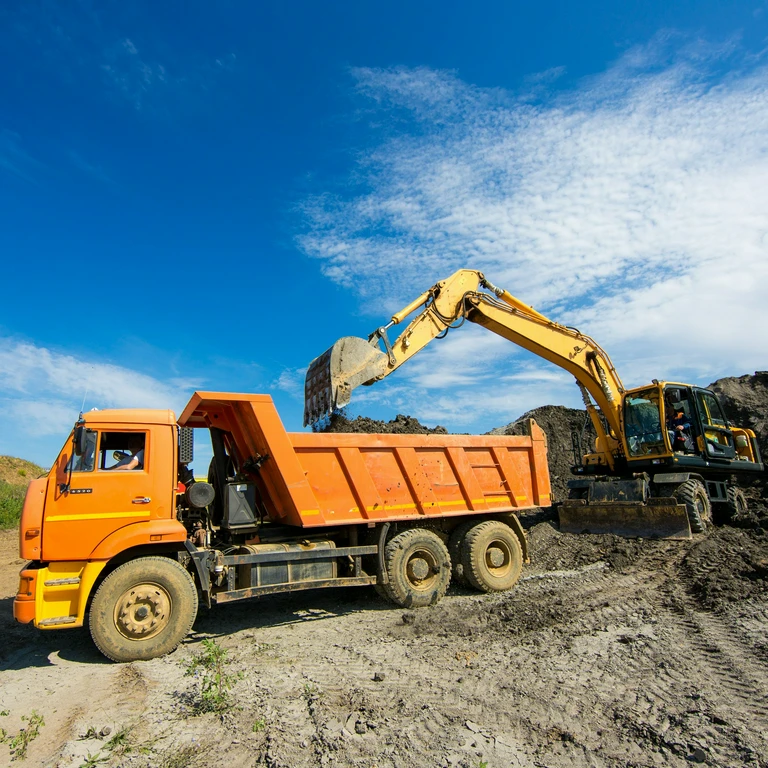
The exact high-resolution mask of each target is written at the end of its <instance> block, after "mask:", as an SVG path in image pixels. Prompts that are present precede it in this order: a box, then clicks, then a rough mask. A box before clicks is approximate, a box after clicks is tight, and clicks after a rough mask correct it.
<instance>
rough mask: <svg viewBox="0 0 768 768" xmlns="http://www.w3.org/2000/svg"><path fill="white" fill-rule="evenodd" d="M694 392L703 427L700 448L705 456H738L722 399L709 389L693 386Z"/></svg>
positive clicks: (713, 457) (728, 458) (711, 459)
mask: <svg viewBox="0 0 768 768" xmlns="http://www.w3.org/2000/svg"><path fill="white" fill-rule="evenodd" d="M693 394H694V401H695V403H696V410H697V411H698V416H699V420H700V422H701V428H702V434H701V436H700V437H699V438H698V440H699V448H700V450H701V451H702V454H703V455H704V458H706V459H707V460H708V461H713V460H714V461H718V460H720V461H732V460H733V459H735V458H736V448H735V446H734V441H733V433H732V432H731V430H730V428H729V426H728V420H727V419H726V418H725V414H724V413H723V409H722V407H721V406H720V401H719V400H718V399H717V397H716V396H715V394H714V393H712V392H710V391H709V390H707V389H698V388H693Z"/></svg>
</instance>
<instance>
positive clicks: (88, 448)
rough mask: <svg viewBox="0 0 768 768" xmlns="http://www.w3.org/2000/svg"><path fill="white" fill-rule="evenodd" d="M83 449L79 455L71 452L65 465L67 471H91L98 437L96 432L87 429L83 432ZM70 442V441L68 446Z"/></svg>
mask: <svg viewBox="0 0 768 768" xmlns="http://www.w3.org/2000/svg"><path fill="white" fill-rule="evenodd" d="M85 435H86V437H85V451H83V453H82V455H81V456H75V455H74V451H73V452H72V453H73V455H72V458H71V459H70V460H69V465H68V466H67V471H68V472H93V467H94V463H95V461H94V460H95V458H96V439H97V438H98V436H99V434H98V432H96V431H94V430H92V429H87V430H86V432H85ZM71 446H72V443H71V442H70V447H71Z"/></svg>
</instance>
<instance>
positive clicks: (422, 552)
mask: <svg viewBox="0 0 768 768" xmlns="http://www.w3.org/2000/svg"><path fill="white" fill-rule="evenodd" d="M384 562H385V567H386V569H387V579H388V582H389V583H387V584H382V585H379V591H380V592H381V593H382V594H383V595H384V597H386V598H387V599H388V600H390V601H391V602H393V603H394V604H395V605H399V606H401V607H403V608H422V607H424V606H427V605H434V603H436V602H437V601H438V600H440V598H441V597H442V596H443V595H444V594H445V592H446V590H447V589H448V584H449V582H450V580H451V559H450V557H449V555H448V550H447V549H446V547H445V544H443V542H442V540H441V539H440V537H439V536H437V535H436V534H435V533H433V532H432V531H428V530H425V529H423V528H411V529H409V530H407V531H403V532H402V533H399V534H397V536H395V537H394V538H393V539H391V540H390V541H389V542H388V543H387V546H386V548H385V550H384Z"/></svg>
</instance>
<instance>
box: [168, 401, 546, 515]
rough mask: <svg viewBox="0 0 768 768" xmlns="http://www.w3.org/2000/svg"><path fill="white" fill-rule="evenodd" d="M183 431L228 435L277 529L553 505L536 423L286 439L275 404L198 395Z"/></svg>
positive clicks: (183, 419) (181, 421) (186, 413)
mask: <svg viewBox="0 0 768 768" xmlns="http://www.w3.org/2000/svg"><path fill="white" fill-rule="evenodd" d="M179 425H180V426H188V427H215V428H218V429H221V430H223V432H224V433H225V436H226V440H225V442H226V443H227V445H228V449H229V450H231V451H233V452H234V453H235V454H236V456H237V460H238V462H239V464H240V466H241V467H242V466H243V465H245V466H249V465H250V466H251V467H254V469H253V470H252V474H253V477H254V480H255V482H256V484H257V485H258V487H259V491H260V494H261V496H262V499H263V501H264V505H265V506H266V508H267V510H268V512H269V515H270V517H271V519H272V520H273V521H275V522H280V523H284V524H286V525H295V526H302V527H306V528H314V527H322V526H329V525H339V524H354V523H365V522H371V523H375V522H380V521H384V520H386V521H396V520H416V519H423V518H436V517H446V516H458V515H467V514H481V513H486V514H487V513H488V512H512V511H516V510H520V509H526V508H530V507H548V506H549V505H550V503H551V502H550V485H549V470H548V468H547V452H546V437H545V435H544V433H543V432H542V430H541V429H540V428H539V427H538V425H537V424H536V423H535V422H534V421H531V422H530V436H526V437H517V436H490V435H379V434H338V433H312V432H307V433H304V432H301V433H288V432H286V431H285V428H284V427H283V424H282V422H281V420H280V417H279V416H278V414H277V410H276V409H275V406H274V403H273V402H272V398H271V397H270V396H269V395H246V394H231V393H221V392H196V393H195V394H194V395H193V396H192V399H191V400H190V402H189V404H188V405H187V407H186V408H185V409H184V412H183V413H182V415H181V417H180V418H179ZM249 459H250V460H251V461H250V462H249V461H248V460H249ZM256 465H258V469H255V467H256Z"/></svg>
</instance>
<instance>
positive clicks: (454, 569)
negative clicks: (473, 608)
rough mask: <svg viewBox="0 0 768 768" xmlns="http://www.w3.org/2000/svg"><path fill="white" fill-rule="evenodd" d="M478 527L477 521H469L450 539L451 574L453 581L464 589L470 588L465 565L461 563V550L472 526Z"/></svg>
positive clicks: (459, 527) (452, 532)
mask: <svg viewBox="0 0 768 768" xmlns="http://www.w3.org/2000/svg"><path fill="white" fill-rule="evenodd" d="M474 525H477V520H467V521H465V522H463V523H459V524H458V525H457V526H456V527H455V528H454V529H453V531H451V537H450V539H448V554H449V555H450V556H451V574H452V576H453V580H454V581H455V582H456V583H457V584H460V585H461V586H462V587H468V586H469V582H468V581H467V577H466V576H465V575H464V564H463V563H462V561H461V549H462V547H463V545H464V537H465V536H466V535H467V532H468V531H469V529H470V528H472V526H474Z"/></svg>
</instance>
